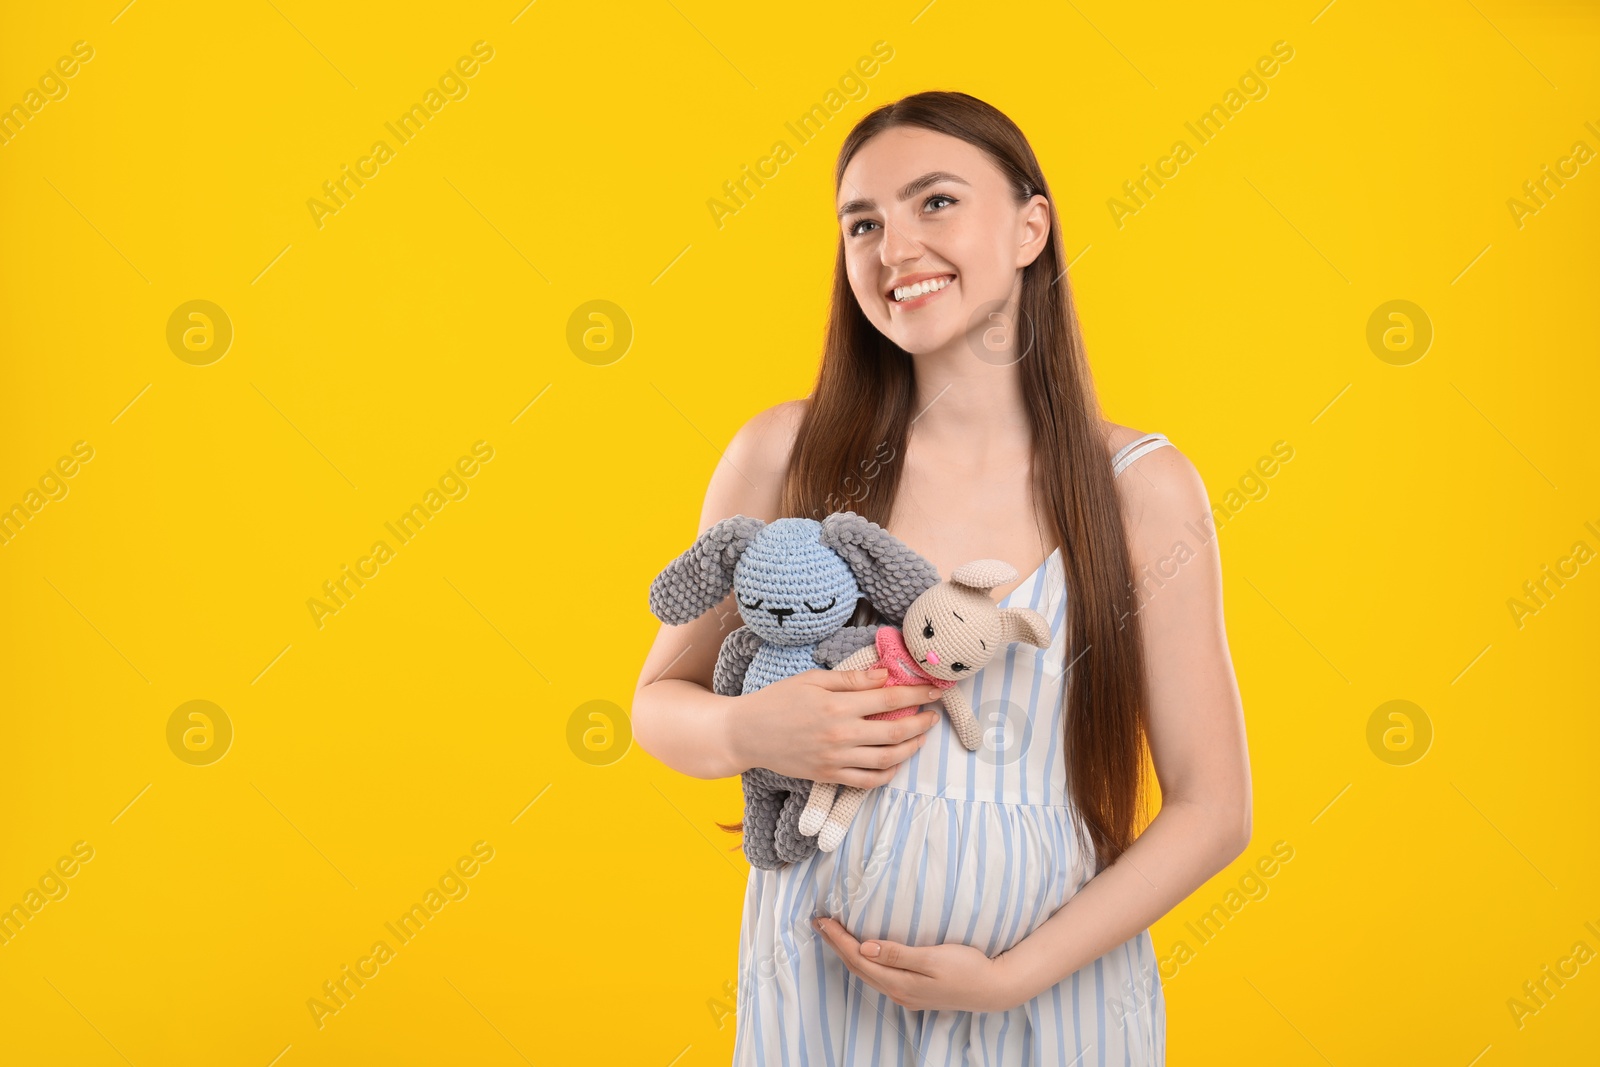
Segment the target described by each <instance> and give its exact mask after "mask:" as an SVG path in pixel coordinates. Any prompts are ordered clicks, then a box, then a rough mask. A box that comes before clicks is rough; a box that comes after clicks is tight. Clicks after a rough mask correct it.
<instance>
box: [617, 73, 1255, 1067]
mask: <svg viewBox="0 0 1600 1067" xmlns="http://www.w3.org/2000/svg"><path fill="white" fill-rule="evenodd" d="M835 179H836V182H835V184H836V187H837V202H836V205H835V206H836V208H837V211H838V226H839V235H840V236H839V253H838V259H837V261H836V264H835V273H834V284H833V296H832V309H831V315H830V318H829V322H828V329H827V335H826V341H825V346H824V352H823V357H822V363H821V367H820V368H819V372H818V376H817V380H816V384H815V387H814V389H813V390H812V392H811V394H810V395H809V396H808V397H806V398H805V399H803V400H797V401H791V402H788V403H784V404H780V405H778V406H776V407H774V408H770V409H768V410H766V411H764V412H761V413H759V414H757V415H756V416H755V417H754V418H752V419H750V420H749V421H748V422H747V423H745V425H744V426H743V427H742V428H741V429H740V430H739V432H738V433H737V434H736V435H735V436H734V439H733V441H732V442H731V443H730V444H729V446H728V449H727V452H726V453H725V455H724V458H723V462H722V463H721V464H720V465H719V466H718V467H717V469H716V472H715V473H714V474H713V476H712V479H711V484H710V488H709V490H708V492H707V494H706V499H705V504H704V507H703V510H702V512H701V515H700V531H704V530H706V529H708V528H709V527H710V526H711V525H712V524H714V523H716V522H717V521H719V520H721V519H724V518H727V517H728V516H730V515H736V514H743V515H749V516H754V517H757V518H761V519H766V520H772V519H776V518H779V517H781V516H789V515H802V516H809V517H811V518H817V519H820V518H822V517H823V516H825V515H827V514H829V513H830V512H833V511H843V510H849V511H855V512H857V513H859V514H861V515H864V516H866V517H867V518H869V519H872V520H873V521H875V522H877V523H879V524H880V525H882V526H884V527H885V528H886V529H887V530H888V531H889V532H890V533H892V534H894V535H895V536H896V537H898V538H900V540H902V541H904V542H905V543H906V544H907V545H910V546H911V547H912V548H914V549H915V550H916V551H917V552H919V553H920V554H922V555H923V556H924V557H926V558H927V559H928V560H929V561H930V562H931V563H933V564H934V565H935V566H937V567H938V569H939V573H940V574H941V575H942V576H946V577H948V576H949V574H950V573H951V571H953V570H954V569H955V568H956V567H958V566H960V565H961V564H963V563H966V562H968V561H970V560H975V559H1001V560H1006V561H1008V562H1011V563H1012V564H1013V565H1014V566H1016V568H1017V571H1018V573H1019V574H1020V575H1023V577H1021V579H1020V580H1019V581H1017V582H1015V583H1014V584H1012V585H1011V587H1010V588H1006V587H1000V588H997V589H995V590H994V595H995V597H996V599H997V600H999V601H1000V603H1001V606H1003V607H1004V606H1018V605H1025V606H1027V607H1030V608H1033V609H1034V610H1036V611H1038V612H1040V613H1041V614H1043V615H1044V616H1045V618H1047V619H1048V620H1050V624H1051V628H1052V634H1053V636H1054V642H1053V644H1051V646H1050V647H1049V648H1044V649H1041V648H1036V647H1033V646H1030V645H1026V644H1020V643H1019V644H1013V645H1010V646H1008V647H1007V648H1006V649H1005V650H1004V651H1003V652H1002V653H1001V654H999V655H997V656H995V658H994V659H992V660H990V661H989V663H988V664H987V665H985V666H984V667H983V668H982V669H981V670H979V671H976V672H975V673H974V674H973V675H972V676H971V677H968V678H965V679H963V680H961V681H960V682H958V683H957V684H958V685H960V686H961V687H962V688H963V689H964V690H965V691H966V692H965V695H966V696H967V698H968V701H969V703H970V704H971V706H972V708H973V709H974V711H975V713H976V715H977V718H978V722H979V725H980V726H981V727H982V729H983V730H984V741H983V743H982V744H981V745H980V746H979V748H978V750H977V751H968V750H966V749H965V748H964V747H963V746H962V745H961V744H960V743H959V742H958V741H957V740H956V738H955V737H954V734H953V731H952V730H951V728H950V724H949V723H948V722H947V721H944V720H943V718H942V715H941V713H940V712H939V711H938V710H937V708H923V709H922V710H921V711H919V713H918V714H916V715H914V716H908V717H905V718H900V719H894V720H877V719H869V718H867V716H869V715H872V714H874V713H876V712H883V711H888V710H893V709H898V708H904V707H915V706H919V705H922V704H924V703H927V702H928V701H929V700H930V695H929V693H928V691H927V689H925V688H924V687H921V686H897V685H885V684H884V682H883V679H882V673H881V672H879V674H878V675H877V676H874V675H872V674H870V673H868V672H865V671H824V670H820V669H819V670H815V671H806V672H803V673H801V674H798V675H795V676H793V677H790V678H786V679H784V680H782V681H779V682H777V683H775V684H773V685H770V686H768V687H766V688H765V689H761V690H758V691H756V692H754V693H750V694H748V695H745V696H740V697H726V696H720V695H717V694H715V693H713V692H712V691H711V674H712V667H713V665H714V663H715V662H716V656H717V650H718V647H719V646H720V644H721V641H722V638H723V637H724V636H725V635H726V634H727V633H728V632H729V631H730V630H732V629H733V628H734V627H736V626H737V625H738V623H739V616H738V612H737V610H736V608H735V606H734V605H733V603H732V598H731V597H730V598H729V600H728V601H727V602H726V603H724V604H723V605H722V608H721V610H719V611H714V612H710V613H708V614H706V615H704V616H702V617H701V618H700V619H698V620H696V621H694V622H691V623H689V624H687V625H684V626H664V627H662V629H661V630H660V632H659V633H658V634H657V636H656V640H655V643H654V645H653V646H652V648H651V650H650V654H649V656H648V658H647V659H646V661H645V664H644V668H643V670H642V671H641V674H640V685H639V688H638V691H637V693H636V695H635V699H634V707H633V726H634V732H635V738H636V739H637V740H638V742H639V743H640V744H641V745H642V746H643V747H644V748H645V749H646V750H647V751H649V752H650V753H651V754H652V755H654V756H656V757H657V758H658V759H660V760H662V761H663V762H665V763H667V764H668V765H670V766H672V767H674V768H676V769H678V770H679V771H682V772H683V773H685V774H690V775H694V776H696V777H700V778H721V777H730V776H733V775H737V774H739V773H741V772H742V771H744V770H746V769H748V768H751V767H767V768H771V769H772V770H775V771H777V772H779V773H781V774H788V775H793V776H795V777H798V778H805V779H812V780H822V781H828V782H838V783H842V784H845V785H855V786H862V787H864V788H867V789H868V793H867V795H866V797H865V798H864V799H863V801H862V804H861V807H860V809H859V810H858V811H857V813H856V815H855V818H854V821H853V822H852V823H851V826H850V829H849V831H848V832H847V833H846V835H845V838H844V841H843V842H842V843H841V844H840V845H839V847H838V848H837V849H836V850H835V851H832V852H822V851H817V852H815V853H813V854H812V855H810V856H809V857H808V858H807V859H805V860H802V861H800V862H797V863H792V864H789V865H788V866H785V867H782V868H780V869H778V870H771V871H767V870H759V869H754V868H753V869H751V871H750V875H749V882H748V885H747V888H746V893H745V901H744V916H743V924H742V926H741V928H740V935H739V979H738V1003H737V1032H736V1037H735V1051H734V1060H735V1063H737V1064H740V1065H743V1064H773V1065H779V1064H783V1065H787V1064H796V1065H798V1064H803V1063H809V1064H812V1065H814V1067H823V1065H827V1064H863V1065H865V1064H883V1063H889V1064H902V1063H904V1064H940V1065H943V1064H968V1063H974V1064H976V1063H983V1064H993V1065H999V1064H1043V1063H1049V1064H1062V1065H1067V1064H1073V1065H1083V1064H1113V1063H1114V1064H1119V1065H1125V1064H1161V1063H1164V1062H1165V1048H1166V1011H1165V1001H1164V999H1163V992H1162V986H1161V980H1160V976H1159V974H1158V971H1157V963H1158V961H1157V958H1156V955H1155V952H1154V951H1153V947H1152V944H1151V939H1150V933H1149V926H1150V924H1151V923H1152V922H1154V921H1155V920H1157V919H1159V918H1160V917H1161V916H1162V915H1164V914H1166V912H1167V911H1168V910H1170V909H1171V908H1172V907H1173V906H1174V905H1176V904H1178V903H1179V902H1181V901H1182V900H1184V899H1185V898H1186V897H1187V896H1188V895H1189V894H1190V893H1192V892H1193V891H1194V890H1195V889H1196V888H1197V887H1199V886H1200V885H1201V884H1202V883H1204V882H1205V881H1206V880H1207V879H1208V878H1210V877H1211V876H1212V875H1214V874H1215V873H1217V872H1218V871H1219V870H1221V869H1222V868H1223V867H1224V866H1226V865H1227V864H1228V863H1229V862H1231V861H1232V860H1233V859H1234V858H1235V857H1236V856H1238V855H1239V854H1240V852H1242V851H1243V849H1244V848H1245V846H1246V844H1247V843H1248V841H1249V838H1250V770H1249V757H1248V752H1247V748H1246V743H1245V730H1244V721H1243V714H1242V711H1241V708H1240V704H1239V694H1238V686H1237V683H1236V682H1235V679H1234V675H1233V669H1232V665H1231V662H1230V659H1229V653H1228V645H1227V636H1226V633H1225V631H1224V627H1223V613H1222V600H1221V585H1222V576H1221V564H1220V559H1219V556H1218V553H1217V548H1216V541H1215V533H1214V530H1213V527H1212V525H1211V512H1210V505H1209V502H1208V500H1207V497H1206V492H1205V487H1204V485H1203V483H1202V481H1201V479H1200V476H1199V475H1198V473H1197V472H1196V470H1195V468H1194V466H1193V464H1191V463H1190V461H1189V460H1188V459H1187V458H1186V457H1185V456H1184V455H1183V454H1182V453H1181V452H1180V451H1179V450H1178V449H1177V448H1175V447H1173V446H1172V444H1171V442H1169V441H1168V440H1167V439H1166V438H1165V437H1164V436H1163V435H1161V434H1159V433H1148V434H1147V433H1141V432H1139V431H1137V430H1133V429H1129V428H1128V427H1125V426H1120V425H1117V424H1115V423H1111V422H1109V421H1107V420H1106V419H1105V418H1104V417H1103V416H1102V415H1101V413H1100V406H1099V403H1098V400H1097V398H1096V395H1095V391H1094V387H1093V382H1092V380H1091V378H1090V373H1089V366H1088V362H1087V359H1086V356H1085V353H1084V348H1083V341H1082V335H1081V333H1080V331H1079V328H1078V321H1077V315H1076V311H1075V309H1074V306H1073V300H1072V293H1071V289H1070V287H1069V284H1068V279H1067V275H1066V253H1065V249H1064V247H1063V240H1062V236H1061V231H1060V222H1059V219H1058V218H1057V215H1056V210H1055V206H1054V204H1053V202H1052V200H1051V198H1050V192H1049V187H1048V186H1047V185H1046V183H1045V180H1044V175H1043V174H1042V172H1041V171H1040V168H1039V163H1038V160H1037V159H1035V157H1034V154H1033V150H1032V149H1031V147H1030V146H1029V144H1028V142H1027V139H1026V138H1025V137H1024V136H1023V135H1022V133H1021V131H1020V130H1018V129H1017V127H1016V126H1015V124H1013V123H1012V122H1011V121H1010V120H1009V119H1008V118H1006V117H1005V116H1004V115H1003V114H1001V113H1000V112H999V111H997V110H995V109H994V108H992V107H990V106H989V105H987V104H985V103H983V102H982V101H980V100H977V99H975V98H973V97H971V96H968V95H966V94H964V93H949V92H927V93H919V94H916V95H914V96H909V97H906V98H904V99H902V100H899V101H896V102H894V103H891V104H887V105H885V106H883V107H880V108H878V109H877V110H875V111H873V112H872V113H871V114H869V115H867V116H866V117H865V118H864V119H863V120H862V121H861V122H860V123H859V124H858V125H857V126H856V127H855V129H853V130H852V131H851V133H850V135H849V136H848V137H847V138H846V139H845V142H844V145H843V147H842V149H841V151H840V155H839V160H838V164H837V166H836V168H835ZM685 532H686V533H687V531H685ZM697 532H698V531H697ZM680 540H682V541H686V540H688V539H687V538H673V539H672V541H671V543H672V544H674V545H675V544H678V543H679V541H680ZM1035 561H1042V562H1038V563H1037V565H1034V564H1035ZM853 621H855V622H857V623H866V622H875V621H882V620H880V619H877V618H876V617H875V616H874V615H873V613H872V611H871V608H870V605H868V604H866V603H865V602H863V603H862V605H861V607H860V610H859V611H858V612H857V617H856V618H855V619H854V620H853ZM907 625H910V621H909V620H908V622H907ZM1147 754H1148V756H1149V757H1150V761H1151V762H1152V763H1153V765H1154V771H1155V777H1156V779H1157V782H1158V783H1159V786H1160V798H1161V804H1160V810H1159V812H1158V813H1157V814H1156V816H1155V817H1154V819H1149V818H1148V809H1147V806H1146V805H1147V800H1148V798H1147V791H1148V784H1149V783H1148V780H1147V776H1146V769H1145V765H1146V755H1147Z"/></svg>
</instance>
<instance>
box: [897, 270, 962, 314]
mask: <svg viewBox="0 0 1600 1067" xmlns="http://www.w3.org/2000/svg"><path fill="white" fill-rule="evenodd" d="M944 277H946V278H948V279H949V280H948V281H946V282H945V283H944V285H943V286H942V287H940V288H938V289H934V290H932V291H931V292H927V293H923V294H922V295H921V296H916V297H912V298H911V299H910V300H897V299H895V296H894V294H893V293H892V292H891V293H890V294H889V306H890V307H891V308H893V309H894V310H896V311H913V310H915V309H917V308H920V307H926V306H927V305H928V304H929V303H931V302H932V301H934V300H936V299H938V297H939V296H940V295H941V294H943V293H945V292H946V291H948V290H949V289H950V287H951V286H953V285H955V284H956V279H955V275H953V274H952V275H945V276H944Z"/></svg>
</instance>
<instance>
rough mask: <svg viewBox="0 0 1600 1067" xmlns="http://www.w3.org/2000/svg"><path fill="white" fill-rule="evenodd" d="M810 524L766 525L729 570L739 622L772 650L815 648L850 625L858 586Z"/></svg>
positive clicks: (793, 520)
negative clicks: (779, 648)
mask: <svg viewBox="0 0 1600 1067" xmlns="http://www.w3.org/2000/svg"><path fill="white" fill-rule="evenodd" d="M821 533H822V524H821V523H820V522H817V521H816V520H815V519H798V518H791V519H777V520H775V521H774V522H771V523H769V524H767V526H766V528H765V529H764V530H762V531H761V534H760V536H758V537H757V538H756V539H755V540H754V541H753V542H751V544H750V547H749V548H747V549H745V551H744V554H743V555H742V556H740V557H739V562H738V563H737V564H736V565H735V566H734V568H733V592H734V596H735V597H736V598H737V600H738V602H739V617H740V618H742V619H743V620H744V622H745V625H746V626H748V627H750V629H751V630H752V631H754V632H755V635H756V636H757V637H759V638H761V640H763V641H765V642H766V643H768V644H771V645H784V646H789V647H800V646H804V645H814V644H816V643H817V642H819V641H821V640H822V639H823V638H825V637H827V636H828V635H829V634H831V633H833V632H834V631H835V630H837V629H839V627H841V626H843V625H844V624H845V623H846V622H847V621H849V619H850V616H851V615H852V614H854V612H855V610H856V601H857V600H858V599H859V598H860V596H861V587H860V586H859V585H857V584H856V578H855V575H854V574H853V573H851V570H850V568H849V566H848V565H846V563H845V561H844V560H843V559H841V558H840V556H839V553H837V552H835V551H834V550H833V549H831V548H828V547H827V546H825V545H824V544H823V543H822V542H821V540H819V537H820V535H821Z"/></svg>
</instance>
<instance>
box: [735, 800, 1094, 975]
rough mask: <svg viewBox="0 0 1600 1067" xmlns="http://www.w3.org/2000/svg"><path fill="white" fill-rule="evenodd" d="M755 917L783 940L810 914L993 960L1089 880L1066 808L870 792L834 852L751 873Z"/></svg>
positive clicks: (868, 933) (863, 934)
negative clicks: (967, 948)
mask: <svg viewBox="0 0 1600 1067" xmlns="http://www.w3.org/2000/svg"><path fill="white" fill-rule="evenodd" d="M752 874H753V879H752V885H751V890H752V891H753V892H758V893H760V894H761V896H762V897H763V898H765V899H764V900H763V901H761V902H760V904H759V906H758V910H759V911H760V912H763V913H765V914H766V915H768V916H773V917H777V918H779V920H780V922H779V925H780V926H787V927H788V929H787V930H786V931H785V934H786V935H787V936H794V935H795V931H796V930H809V924H810V921H811V917H812V916H813V915H814V914H818V913H822V914H827V915H830V916H832V917H833V918H835V919H837V920H838V921H839V922H840V923H841V924H843V925H844V927H845V928H846V929H847V930H849V931H850V933H851V934H852V935H854V936H855V937H856V938H858V939H866V938H885V939H888V940H893V941H899V942H902V943H904V944H909V945H937V944H948V943H960V944H965V945H971V946H973V947H974V948H978V949H981V950H983V952H984V953H986V954H987V955H990V956H993V955H995V954H997V953H999V952H1003V951H1005V950H1006V949H1008V948H1010V947H1012V946H1013V945H1015V944H1016V943H1017V942H1019V941H1021V940H1022V939H1023V938H1025V937H1027V936H1028V934H1030V933H1032V932H1033V931H1034V930H1035V929H1037V928H1038V927H1039V925H1040V924H1042V923H1043V922H1044V921H1045V920H1046V919H1048V918H1049V917H1050V916H1051V915H1052V914H1053V913H1054V912H1055V911H1056V910H1057V909H1058V908H1060V907H1061V905H1063V904H1065V903H1066V902H1067V901H1068V900H1070V899H1071V898H1072V896H1073V894H1075V893H1076V892H1077V891H1078V889H1079V888H1081V886H1082V885H1083V883H1084V882H1085V881H1086V880H1087V878H1086V872H1085V869H1084V863H1083V856H1082V849H1081V848H1080V847H1079V844H1078V843H1077V842H1075V841H1074V839H1073V836H1072V826H1071V820H1070V818H1069V813H1068V810H1067V809H1065V808H1060V807H1054V806H1046V805H1026V804H997V803H988V802H983V801H969V800H965V799H954V798H949V797H937V796H932V795H929V794H926V793H915V792H908V791H906V790H902V789H896V788H894V787H892V786H885V787H879V788H877V789H873V790H870V791H868V793H867V795H866V796H865V797H864V798H863V800H862V803H861V808H860V810H858V811H857V812H856V816H855V819H854V820H853V821H852V823H851V825H850V830H849V832H848V833H847V834H846V835H845V838H844V841H843V842H842V843H841V844H840V846H839V848H838V850H837V851H834V852H820V851H819V852H817V853H815V854H814V855H812V856H810V857H808V858H807V859H806V860H804V861H802V862H800V863H796V864H791V865H789V866H787V867H784V868H780V869H779V870H776V871H754V872H752Z"/></svg>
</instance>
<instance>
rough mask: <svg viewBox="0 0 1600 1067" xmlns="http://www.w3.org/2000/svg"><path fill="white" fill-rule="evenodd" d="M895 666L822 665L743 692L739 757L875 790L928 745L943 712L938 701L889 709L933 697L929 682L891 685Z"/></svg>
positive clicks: (737, 714) (737, 728) (736, 724)
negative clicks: (893, 714)
mask: <svg viewBox="0 0 1600 1067" xmlns="http://www.w3.org/2000/svg"><path fill="white" fill-rule="evenodd" d="M888 674H889V672H888V671H886V670H884V669H883V668H881V667H880V668H874V669H872V670H854V671H836V670H835V671H830V670H823V669H821V668H817V669H814V670H809V671H801V672H800V673H799V674H794V675H790V676H789V677H787V678H782V679H779V680H778V681H776V682H773V683H772V684H771V685H768V686H764V687H763V688H761V689H757V690H756V691H755V692H753V693H746V694H744V695H743V696H740V697H736V698H735V701H736V703H735V705H734V708H733V711H732V714H731V721H730V724H729V729H730V730H731V733H732V742H733V746H734V749H735V750H736V751H737V752H738V754H739V762H740V763H742V764H744V765H745V766H748V767H765V768H767V769H768V770H773V771H776V772H778V773H779V774H786V775H788V776H790V777H791V778H805V779H809V780H812V781H818V782H834V783H837V784H839V785H853V786H859V787H861V788H863V789H871V788H872V787H874V786H879V785H883V784H884V783H885V782H888V781H889V780H890V779H891V778H893V777H894V774H895V770H896V769H897V768H898V767H899V766H900V764H901V763H903V762H905V761H906V760H907V759H909V758H910V757H911V754H912V753H914V752H916V751H917V750H918V749H920V748H921V747H922V746H923V744H924V743H925V742H926V741H927V739H928V730H929V729H931V728H932V726H933V724H934V723H935V722H937V721H938V719H939V716H940V715H941V714H942V713H941V712H940V711H939V709H938V708H934V709H931V710H927V711H920V712H918V713H916V714H915V715H907V716H905V717H904V718H900V719H869V718H867V716H868V715H875V714H878V713H879V712H884V711H896V710H899V709H900V708H913V707H916V706H918V705H919V704H927V703H931V702H932V701H935V700H937V699H939V697H940V696H941V695H942V693H941V692H940V691H939V690H938V689H936V688H934V687H933V686H928V685H890V686H886V685H884V684H883V682H884V679H885V678H887V677H888Z"/></svg>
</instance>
